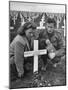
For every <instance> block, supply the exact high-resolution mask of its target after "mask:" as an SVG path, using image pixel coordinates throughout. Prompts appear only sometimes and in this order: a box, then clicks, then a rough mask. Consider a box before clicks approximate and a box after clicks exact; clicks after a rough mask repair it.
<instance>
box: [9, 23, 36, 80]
mask: <svg viewBox="0 0 68 90" xmlns="http://www.w3.org/2000/svg"><path fill="white" fill-rule="evenodd" d="M34 29H36V25H35V24H34V23H32V22H26V23H25V24H24V25H23V26H20V28H19V29H18V34H17V36H16V37H15V38H14V40H13V41H12V43H11V44H10V49H9V53H10V61H9V62H10V79H12V75H11V74H13V73H15V75H14V76H18V77H23V74H24V51H30V43H31V38H32V37H33V36H34ZM14 70H15V71H14Z"/></svg>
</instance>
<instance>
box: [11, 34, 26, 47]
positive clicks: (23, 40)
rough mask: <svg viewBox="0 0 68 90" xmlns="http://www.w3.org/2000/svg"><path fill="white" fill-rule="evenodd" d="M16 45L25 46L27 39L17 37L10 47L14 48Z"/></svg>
mask: <svg viewBox="0 0 68 90" xmlns="http://www.w3.org/2000/svg"><path fill="white" fill-rule="evenodd" d="M16 43H21V44H23V45H25V44H26V41H25V39H24V37H23V36H20V35H17V36H16V37H15V38H14V39H13V41H12V42H11V44H10V45H11V46H12V45H15V44H16Z"/></svg>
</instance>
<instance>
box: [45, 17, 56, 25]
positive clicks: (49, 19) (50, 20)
mask: <svg viewBox="0 0 68 90" xmlns="http://www.w3.org/2000/svg"><path fill="white" fill-rule="evenodd" d="M46 23H49V24H51V23H53V24H54V26H56V21H55V20H54V18H48V19H47V21H46Z"/></svg>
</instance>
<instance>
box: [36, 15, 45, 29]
mask: <svg viewBox="0 0 68 90" xmlns="http://www.w3.org/2000/svg"><path fill="white" fill-rule="evenodd" d="M44 23H45V15H44V14H43V16H42V18H41V21H40V26H39V27H37V29H45V26H44Z"/></svg>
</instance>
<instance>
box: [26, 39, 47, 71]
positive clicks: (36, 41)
mask: <svg viewBox="0 0 68 90" xmlns="http://www.w3.org/2000/svg"><path fill="white" fill-rule="evenodd" d="M44 54H47V50H46V49H43V50H38V40H34V51H27V52H24V57H30V56H34V65H33V73H34V72H38V55H44Z"/></svg>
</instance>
